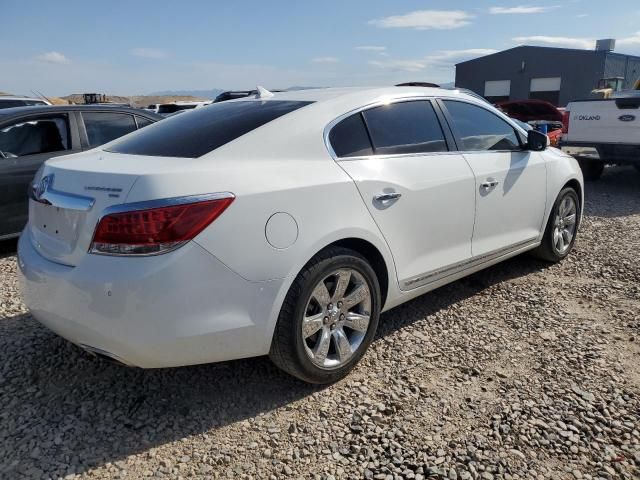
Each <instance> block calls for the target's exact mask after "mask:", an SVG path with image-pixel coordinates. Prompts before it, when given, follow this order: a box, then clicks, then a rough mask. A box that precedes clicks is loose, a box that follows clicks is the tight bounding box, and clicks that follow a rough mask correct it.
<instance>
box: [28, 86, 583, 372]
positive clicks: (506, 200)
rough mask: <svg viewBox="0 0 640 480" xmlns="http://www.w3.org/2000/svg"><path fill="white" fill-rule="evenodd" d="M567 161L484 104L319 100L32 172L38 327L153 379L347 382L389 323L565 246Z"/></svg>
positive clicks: (412, 92)
mask: <svg viewBox="0 0 640 480" xmlns="http://www.w3.org/2000/svg"><path fill="white" fill-rule="evenodd" d="M582 205H583V181H582V175H581V173H580V169H579V167H578V165H577V163H576V161H575V160H574V159H573V158H571V157H570V156H568V155H565V154H563V153H562V152H560V151H559V150H556V149H553V148H548V147H547V138H546V136H544V135H542V134H540V133H538V132H535V131H529V132H525V131H524V130H522V129H521V128H520V127H519V126H518V125H517V124H516V123H514V122H513V121H512V120H510V119H509V118H508V117H506V116H505V115H503V114H502V113H500V112H499V111H498V110H496V109H495V108H493V107H491V106H490V105H488V104H487V103H485V102H483V101H482V100H481V99H478V98H477V97H475V96H472V95H469V94H466V93H464V92H461V91H456V90H451V91H450V90H444V89H438V88H424V87H388V88H368V89H364V88H355V89H324V90H323V89H318V90H308V91H295V92H284V93H277V94H272V93H271V92H268V91H266V90H264V89H259V93H258V94H257V95H256V96H255V97H248V98H246V99H241V100H237V101H231V102H224V103H220V104H215V105H211V106H208V107H206V108H201V109H197V110H194V111H193V112H191V113H190V114H189V115H180V116H176V117H175V118H172V119H168V120H164V121H162V122H159V123H157V124H155V125H152V126H150V127H147V128H145V129H143V130H140V131H138V132H134V133H132V134H129V135H127V136H125V137H122V138H121V139H119V140H116V141H114V142H112V143H109V144H107V145H104V146H102V147H100V148H98V149H95V150H92V151H89V152H85V153H80V154H77V155H69V156H66V157H58V158H55V159H52V160H49V161H48V162H46V164H45V165H44V167H43V168H42V169H41V171H40V172H39V173H38V174H37V176H36V178H35V181H34V184H33V188H32V192H31V200H30V206H29V223H28V225H27V227H26V229H25V230H24V232H23V234H22V236H21V238H20V242H19V248H18V256H19V266H20V270H21V272H22V274H21V278H22V292H23V296H24V299H25V302H26V304H27V305H28V306H29V308H30V309H31V312H32V313H33V316H34V317H35V318H36V319H38V320H39V321H40V322H41V323H42V324H44V325H45V326H47V327H49V328H50V329H51V330H53V331H55V332H57V333H58V334H60V335H61V336H63V337H65V338H67V339H69V340H70V341H72V342H74V343H76V344H77V345H79V346H81V347H82V348H84V349H86V350H88V351H90V352H93V353H96V354H98V355H101V356H104V357H109V358H111V359H114V360H117V361H119V362H121V363H124V364H127V365H131V366H138V367H144V368H154V367H170V366H179V365H189V364H198V363H208V362H216V361H222V360H229V359H235V358H243V357H251V356H257V355H266V354H268V355H269V356H270V357H271V359H272V360H273V361H274V362H275V363H276V365H278V366H279V367H281V368H282V369H284V370H286V371H287V372H289V373H290V374H292V375H295V376H297V377H299V378H301V379H303V380H305V381H308V382H314V383H327V382H332V381H335V380H337V379H339V378H341V377H343V376H345V375H346V374H347V373H348V372H349V370H350V369H351V368H353V367H354V365H355V364H356V363H357V362H358V361H359V360H360V358H361V357H362V356H363V355H364V353H365V351H366V349H367V347H368V346H369V344H370V343H371V341H372V339H373V337H374V334H375V332H376V328H377V326H378V319H379V317H380V313H381V312H383V311H386V310H389V309H391V308H393V307H395V306H397V305H400V304H401V303H404V302H406V301H408V300H411V299H412V298H415V297H417V296H419V295H422V294H424V293H425V292H428V291H430V290H433V289H435V288H437V287H439V286H441V285H443V284H446V283H448V282H451V281H454V280H456V279H458V278H461V277H463V276H465V275H469V274H470V273H472V272H475V271H478V270H480V269H482V268H485V267H488V266H489V265H492V264H495V263H498V262H500V261H502V260H504V259H506V258H509V257H512V256H514V255H518V254H520V253H523V252H526V251H533V252H535V254H537V255H538V256H539V257H542V258H544V259H546V260H549V261H553V262H557V261H560V260H562V259H563V258H564V257H566V256H567V255H568V254H569V252H570V251H571V249H572V247H573V244H574V241H575V239H576V233H577V229H578V225H579V223H580V219H581V214H582Z"/></svg>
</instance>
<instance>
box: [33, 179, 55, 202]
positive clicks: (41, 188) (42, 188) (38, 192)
mask: <svg viewBox="0 0 640 480" xmlns="http://www.w3.org/2000/svg"><path fill="white" fill-rule="evenodd" d="M52 185H53V174H51V175H45V176H44V177H42V179H41V180H40V183H38V184H36V185H34V189H33V196H34V198H35V199H36V200H40V199H41V198H42V195H44V192H46V191H47V190H49V189H50V188H51V186H52Z"/></svg>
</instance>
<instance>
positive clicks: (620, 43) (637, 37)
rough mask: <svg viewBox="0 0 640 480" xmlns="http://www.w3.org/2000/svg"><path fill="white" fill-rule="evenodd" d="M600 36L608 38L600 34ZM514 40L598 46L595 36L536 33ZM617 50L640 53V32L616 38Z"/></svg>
mask: <svg viewBox="0 0 640 480" xmlns="http://www.w3.org/2000/svg"><path fill="white" fill-rule="evenodd" d="M598 38H606V37H605V36H600V37H598ZM513 41H514V42H517V43H519V44H532V45H547V46H551V47H564V48H578V49H583V50H593V49H594V48H595V47H596V39H595V38H583V37H554V36H541V35H534V36H530V37H515V38H514V39H513ZM616 51H620V53H630V54H638V53H640V32H636V33H635V34H633V35H631V36H628V37H621V38H618V39H616Z"/></svg>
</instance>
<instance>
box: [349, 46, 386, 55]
mask: <svg viewBox="0 0 640 480" xmlns="http://www.w3.org/2000/svg"><path fill="white" fill-rule="evenodd" d="M356 50H360V51H361V52H369V53H377V54H378V55H384V56H386V55H389V54H388V53H387V47H381V46H377V45H361V46H359V47H356Z"/></svg>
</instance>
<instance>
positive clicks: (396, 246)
mask: <svg viewBox="0 0 640 480" xmlns="http://www.w3.org/2000/svg"><path fill="white" fill-rule="evenodd" d="M434 107H436V105H435V104H433V102H431V101H427V100H425V99H421V100H411V101H406V100H401V101H397V102H395V103H391V104H388V103H387V104H383V105H380V106H375V107H372V108H368V109H365V110H364V111H363V112H361V113H359V114H355V115H351V116H350V117H348V118H346V119H344V120H342V121H341V122H340V123H339V124H338V125H337V126H336V127H334V129H333V130H332V131H331V134H330V140H331V141H332V142H333V144H335V143H336V142H337V143H338V145H335V147H336V148H334V153H335V152H337V155H338V156H354V157H355V158H350V159H346V158H345V159H344V160H341V161H340V162H339V164H340V166H341V167H342V168H343V169H344V170H345V171H346V172H347V173H348V174H349V175H350V176H351V178H352V179H353V180H354V182H355V184H356V186H357V188H358V190H359V192H360V195H361V197H362V199H363V201H364V203H365V205H366V207H367V209H368V210H369V212H370V214H371V215H372V217H373V218H374V220H375V222H376V224H377V225H378V227H379V228H380V230H381V232H382V234H383V236H384V238H385V239H386V241H387V244H388V245H389V247H390V250H391V253H392V255H393V258H394V262H395V265H396V273H397V276H398V281H399V284H400V288H401V289H403V290H410V289H413V288H417V287H420V286H422V285H425V284H426V283H429V282H430V281H432V280H434V277H435V276H437V275H440V274H442V273H443V271H444V270H446V269H447V267H449V266H451V265H455V264H459V263H461V262H464V261H466V260H468V259H469V258H470V257H471V237H472V233H473V221H474V213H475V206H474V202H475V196H474V190H475V178H474V176H473V172H472V170H471V168H470V167H469V165H468V164H467V162H466V160H465V158H464V156H463V155H461V154H459V153H457V152H452V151H449V148H448V147H449V146H450V142H451V141H452V138H453V137H451V136H450V132H448V130H447V129H446V128H443V126H442V123H443V119H442V118H441V113H440V111H439V110H438V109H437V108H434ZM357 115H360V116H361V118H360V119H359V117H357ZM347 125H348V128H346V126H347ZM343 128H344V131H342V130H343Z"/></svg>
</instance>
